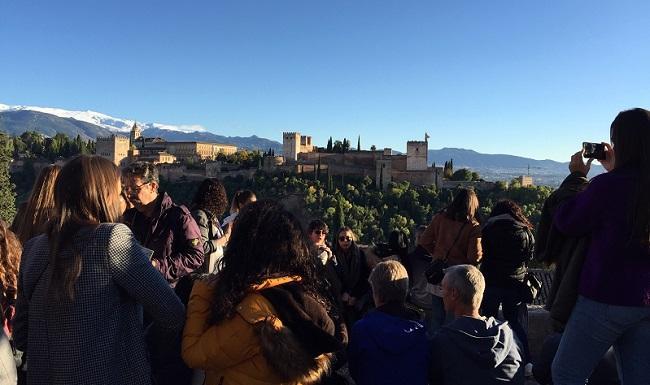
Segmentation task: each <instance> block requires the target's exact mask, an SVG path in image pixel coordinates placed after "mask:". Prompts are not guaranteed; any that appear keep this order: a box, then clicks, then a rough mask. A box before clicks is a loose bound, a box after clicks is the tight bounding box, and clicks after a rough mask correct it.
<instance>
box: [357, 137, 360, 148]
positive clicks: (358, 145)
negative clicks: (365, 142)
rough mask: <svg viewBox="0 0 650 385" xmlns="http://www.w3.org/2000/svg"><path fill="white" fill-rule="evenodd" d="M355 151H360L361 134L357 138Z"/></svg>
mask: <svg viewBox="0 0 650 385" xmlns="http://www.w3.org/2000/svg"><path fill="white" fill-rule="evenodd" d="M357 151H361V135H359V137H358V138H357Z"/></svg>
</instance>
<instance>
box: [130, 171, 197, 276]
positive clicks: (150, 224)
mask: <svg viewBox="0 0 650 385" xmlns="http://www.w3.org/2000/svg"><path fill="white" fill-rule="evenodd" d="M122 183H123V187H122V189H123V192H124V193H125V195H126V198H127V199H128V200H129V202H130V203H131V204H133V206H134V207H133V208H131V209H128V210H127V211H126V212H125V213H124V223H126V224H127V226H129V227H130V228H131V230H132V231H133V234H135V237H136V239H137V240H138V241H140V243H142V245H143V246H144V247H146V248H148V249H151V250H153V252H154V253H153V256H152V259H151V263H152V264H153V265H154V266H155V267H156V268H157V269H158V270H159V271H160V273H161V274H162V275H163V276H164V277H165V279H166V280H167V282H169V284H170V286H172V287H174V286H176V283H177V282H178V280H179V279H180V278H181V277H182V276H184V275H187V274H189V273H191V272H193V271H194V270H196V269H198V268H200V267H201V265H202V264H203V244H202V242H201V232H200V230H199V227H198V225H197V224H196V222H195V221H194V219H193V218H192V215H190V212H189V211H188V210H187V208H186V207H185V206H182V205H181V206H177V205H175V204H174V203H173V202H172V199H171V198H170V197H169V195H167V193H164V192H162V193H159V192H158V186H159V177H158V169H157V168H156V166H155V165H153V164H151V163H148V162H135V163H132V164H130V165H129V166H127V167H126V168H125V169H124V170H123V172H122Z"/></svg>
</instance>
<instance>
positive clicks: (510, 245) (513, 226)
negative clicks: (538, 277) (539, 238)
mask: <svg viewBox="0 0 650 385" xmlns="http://www.w3.org/2000/svg"><path fill="white" fill-rule="evenodd" d="M481 234H482V235H481V243H482V245H483V262H482V263H481V272H482V273H483V275H484V276H485V284H486V285H487V286H496V287H510V286H511V284H512V281H519V282H523V280H524V277H525V275H526V264H527V262H528V261H529V260H531V259H532V258H533V252H534V246H535V238H534V237H533V233H532V232H531V231H530V230H529V229H528V227H527V226H526V225H525V224H523V223H521V222H518V221H516V220H515V219H514V218H513V217H511V216H510V215H508V214H502V215H497V216H494V217H491V218H490V219H488V221H487V223H486V224H485V226H483V230H482V233H481Z"/></svg>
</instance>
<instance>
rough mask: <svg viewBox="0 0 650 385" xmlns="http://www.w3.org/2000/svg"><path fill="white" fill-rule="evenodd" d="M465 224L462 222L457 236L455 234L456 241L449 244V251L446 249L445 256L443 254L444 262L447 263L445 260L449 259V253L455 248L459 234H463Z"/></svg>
mask: <svg viewBox="0 0 650 385" xmlns="http://www.w3.org/2000/svg"><path fill="white" fill-rule="evenodd" d="M466 224H467V222H463V225H462V226H460V230H458V234H456V239H454V243H452V244H451V246H450V247H449V249H447V254H445V257H444V258H443V259H442V260H443V261H444V262H447V258H448V257H449V253H451V249H453V248H454V246H456V242H458V238H460V234H461V233H462V232H463V229H464V228H465V225H466Z"/></svg>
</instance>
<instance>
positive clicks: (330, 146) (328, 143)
mask: <svg viewBox="0 0 650 385" xmlns="http://www.w3.org/2000/svg"><path fill="white" fill-rule="evenodd" d="M327 152H332V137H331V136H330V140H328V141H327Z"/></svg>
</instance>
